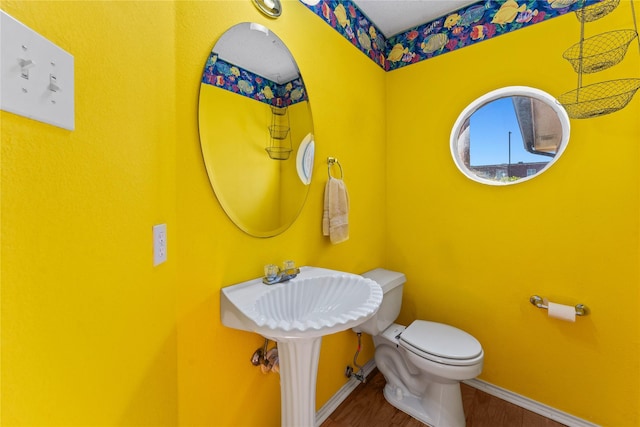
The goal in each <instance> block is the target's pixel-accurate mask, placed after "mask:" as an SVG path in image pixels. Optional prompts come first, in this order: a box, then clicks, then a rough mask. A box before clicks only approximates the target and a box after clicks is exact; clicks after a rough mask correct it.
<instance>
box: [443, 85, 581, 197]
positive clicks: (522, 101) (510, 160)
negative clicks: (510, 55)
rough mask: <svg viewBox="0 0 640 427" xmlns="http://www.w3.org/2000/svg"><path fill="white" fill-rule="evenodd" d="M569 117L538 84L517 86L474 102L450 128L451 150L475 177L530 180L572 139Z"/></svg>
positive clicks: (500, 182)
mask: <svg viewBox="0 0 640 427" xmlns="http://www.w3.org/2000/svg"><path fill="white" fill-rule="evenodd" d="M569 131H570V126H569V117H568V116H567V113H566V111H565V110H564V108H563V107H562V106H561V105H560V104H559V103H558V102H557V101H556V100H555V98H553V97H552V96H551V95H549V94H547V93H546V92H543V91H541V90H538V89H534V88H530V87H525V86H512V87H506V88H502V89H498V90H495V91H493V92H490V93H488V94H486V95H484V96H482V97H480V98H478V99H477V100H475V101H474V102H472V103H471V104H470V105H469V106H468V107H467V108H466V109H465V110H464V111H463V112H462V113H461V114H460V116H459V117H458V119H457V120H456V123H455V125H454V127H453V130H452V132H451V154H452V156H453V159H454V161H455V163H456V166H458V169H460V171H461V172H462V173H463V174H465V175H466V176H467V177H469V178H470V179H472V180H474V181H477V182H481V183H483V184H489V185H508V184H516V183H520V182H523V181H527V180H529V179H531V178H533V177H535V176H537V175H539V174H540V173H542V172H544V171H545V170H547V169H548V168H549V167H550V166H551V165H552V164H553V163H554V162H555V161H556V160H557V159H558V158H559V157H560V155H561V154H562V153H563V151H564V150H565V148H566V146H567V143H568V142H569Z"/></svg>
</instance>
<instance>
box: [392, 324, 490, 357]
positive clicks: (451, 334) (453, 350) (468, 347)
mask: <svg viewBox="0 0 640 427" xmlns="http://www.w3.org/2000/svg"><path fill="white" fill-rule="evenodd" d="M399 342H400V345H401V346H402V347H403V348H405V349H407V350H409V351H411V352H412V353H414V354H416V355H418V356H420V357H422V358H425V359H428V360H431V361H433V362H436V363H442V364H445V365H454V366H469V365H473V364H476V363H478V362H480V361H482V359H483V357H484V353H483V351H482V346H481V345H480V342H479V341H478V340H477V339H475V338H474V337H473V336H472V335H470V334H468V333H466V332H465V331H462V330H460V329H458V328H455V327H453V326H450V325H445V324H443V323H437V322H428V321H426V320H416V321H414V322H413V323H412V324H411V325H409V326H408V327H407V328H406V329H405V330H404V331H402V334H401V335H400V338H399Z"/></svg>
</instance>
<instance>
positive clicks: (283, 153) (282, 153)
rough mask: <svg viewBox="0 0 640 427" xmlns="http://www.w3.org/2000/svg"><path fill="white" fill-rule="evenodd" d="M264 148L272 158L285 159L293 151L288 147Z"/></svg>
mask: <svg viewBox="0 0 640 427" xmlns="http://www.w3.org/2000/svg"><path fill="white" fill-rule="evenodd" d="M265 150H267V153H269V157H271V158H272V159H273V160H287V159H288V158H289V156H290V155H291V152H292V151H293V150H292V149H291V148H288V147H267V148H265Z"/></svg>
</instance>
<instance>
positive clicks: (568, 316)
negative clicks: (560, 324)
mask: <svg viewBox="0 0 640 427" xmlns="http://www.w3.org/2000/svg"><path fill="white" fill-rule="evenodd" d="M548 307H549V308H548V310H547V311H548V312H549V317H553V318H555V319H561V320H566V321H567V322H575V321H576V309H575V307H573V306H571V305H564V304H556V303H554V302H550V303H548Z"/></svg>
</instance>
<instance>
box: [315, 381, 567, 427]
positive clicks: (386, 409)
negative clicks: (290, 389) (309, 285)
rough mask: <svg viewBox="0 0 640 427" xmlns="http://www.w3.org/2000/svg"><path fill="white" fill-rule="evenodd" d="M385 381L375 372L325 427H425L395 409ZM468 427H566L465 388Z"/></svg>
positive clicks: (463, 394) (332, 415)
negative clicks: (386, 393)
mask: <svg viewBox="0 0 640 427" xmlns="http://www.w3.org/2000/svg"><path fill="white" fill-rule="evenodd" d="M384 384H385V380H384V377H383V376H382V374H381V373H380V372H379V371H378V370H377V369H376V370H374V371H373V372H372V373H371V375H370V376H369V378H368V379H367V382H366V383H365V384H360V385H358V387H357V388H356V389H355V390H354V391H353V392H352V393H351V394H350V395H349V397H347V399H346V400H345V401H344V402H342V404H341V405H340V406H338V408H337V409H336V410H335V411H334V412H333V413H332V414H331V415H330V416H329V418H327V420H326V421H325V422H324V423H322V425H321V427H391V426H397V427H424V425H425V424H423V423H421V422H420V421H418V420H416V419H414V418H412V417H411V416H409V415H407V414H405V413H404V412H402V411H400V410H399V409H396V408H395V407H394V406H391V404H389V403H388V402H387V401H386V400H385V399H384V396H383V394H382V389H383V387H384ZM461 388H462V403H463V406H464V413H465V415H466V418H467V427H562V426H564V424H560V423H557V422H555V421H553V420H550V419H548V418H545V417H543V416H541V415H538V414H536V413H533V412H531V411H528V410H526V409H522V408H520V407H519V406H516V405H514V404H512V403H509V402H505V401H504V400H501V399H498V398H497V397H494V396H491V395H489V394H487V393H485V392H482V391H480V390H476V389H475V388H473V387H469V386H468V385H465V384H462V387H461Z"/></svg>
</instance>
